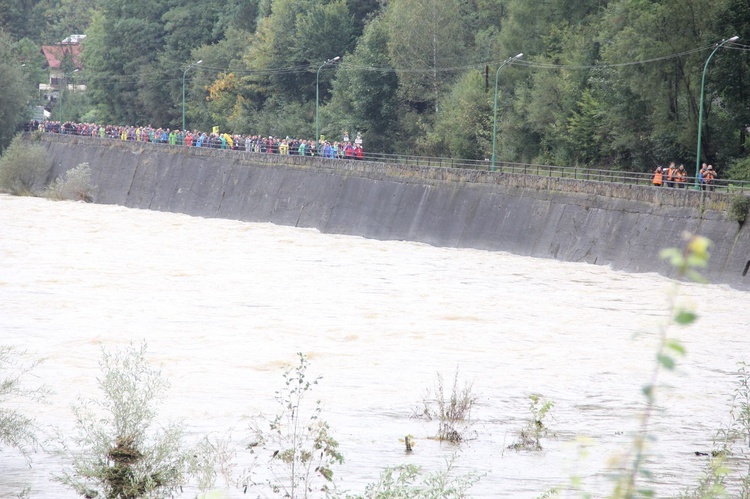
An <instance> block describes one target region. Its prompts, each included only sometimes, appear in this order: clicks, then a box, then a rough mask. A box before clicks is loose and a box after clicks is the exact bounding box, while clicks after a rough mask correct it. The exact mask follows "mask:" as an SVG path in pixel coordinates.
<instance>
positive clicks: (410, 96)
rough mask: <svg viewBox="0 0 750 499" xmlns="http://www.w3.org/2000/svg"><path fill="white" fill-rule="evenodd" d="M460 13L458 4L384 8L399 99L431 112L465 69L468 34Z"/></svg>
mask: <svg viewBox="0 0 750 499" xmlns="http://www.w3.org/2000/svg"><path fill="white" fill-rule="evenodd" d="M461 12H462V9H461V2H460V1H459V0H392V1H391V2H390V3H389V4H388V11H387V13H386V17H385V22H386V25H387V29H388V52H389V56H390V59H391V62H392V63H393V65H394V66H395V67H396V68H397V69H398V77H399V83H400V89H401V95H402V97H403V98H404V99H406V100H408V101H410V102H412V103H414V104H415V105H417V106H419V107H422V108H425V107H426V108H432V109H434V110H437V106H438V103H439V101H440V97H441V95H442V94H443V92H444V91H445V89H446V88H447V87H448V86H449V85H450V84H451V83H453V82H454V81H455V79H456V75H457V74H460V71H461V68H463V67H465V65H466V54H467V40H468V39H469V33H468V30H467V25H466V23H465V22H464V21H465V20H464V19H463V17H462V16H461V15H460V13H461Z"/></svg>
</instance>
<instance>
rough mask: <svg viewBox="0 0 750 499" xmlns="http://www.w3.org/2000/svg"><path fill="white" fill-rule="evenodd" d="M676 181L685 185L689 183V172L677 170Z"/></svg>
mask: <svg viewBox="0 0 750 499" xmlns="http://www.w3.org/2000/svg"><path fill="white" fill-rule="evenodd" d="M674 179H675V181H677V182H680V183H685V182H687V172H686V171H685V170H682V171H680V170H677V171H676V172H675V174H674Z"/></svg>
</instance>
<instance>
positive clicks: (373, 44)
mask: <svg viewBox="0 0 750 499" xmlns="http://www.w3.org/2000/svg"><path fill="white" fill-rule="evenodd" d="M332 93H333V96H332V98H331V102H330V105H328V106H326V108H325V109H324V111H322V112H321V114H322V115H323V116H324V117H325V118H324V119H323V126H322V128H321V130H322V133H323V134H325V135H333V136H338V135H339V134H340V133H342V132H344V131H347V132H349V133H350V136H351V138H352V139H353V138H354V136H355V135H356V133H357V132H361V133H362V136H363V140H364V144H365V146H366V147H367V148H368V150H377V151H387V152H391V151H393V150H394V146H395V144H394V142H395V138H394V136H395V135H396V134H397V133H398V129H397V126H398V123H397V119H398V107H399V99H398V77H397V76H396V71H395V70H394V68H393V67H392V66H391V62H390V59H389V57H388V32H387V30H386V27H385V25H384V23H383V21H382V20H381V19H380V18H375V19H373V20H372V21H370V22H369V23H368V24H367V26H366V27H365V31H364V33H363V34H362V36H361V37H360V38H359V41H358V43H357V48H356V49H355V50H354V53H352V54H348V55H347V56H346V57H344V60H343V61H342V62H341V64H340V68H339V70H338V72H337V73H336V79H335V80H334V82H333V92H332Z"/></svg>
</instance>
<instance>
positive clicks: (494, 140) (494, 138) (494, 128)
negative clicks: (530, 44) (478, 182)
mask: <svg viewBox="0 0 750 499" xmlns="http://www.w3.org/2000/svg"><path fill="white" fill-rule="evenodd" d="M521 57H523V54H522V53H521V54H518V55H515V56H513V57H508V58H507V59H505V60H504V61H503V63H502V64H500V67H499V68H497V72H496V73H495V118H494V120H493V125H492V164H491V169H492V171H495V146H496V144H497V81H498V79H499V78H500V70H501V69H503V66H505V65H506V64H509V63H511V62H513V61H517V60H518V59H520V58H521Z"/></svg>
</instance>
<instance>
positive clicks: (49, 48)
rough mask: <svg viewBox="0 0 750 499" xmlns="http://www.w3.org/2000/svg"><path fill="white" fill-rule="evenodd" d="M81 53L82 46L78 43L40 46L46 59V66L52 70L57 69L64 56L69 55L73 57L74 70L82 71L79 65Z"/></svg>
mask: <svg viewBox="0 0 750 499" xmlns="http://www.w3.org/2000/svg"><path fill="white" fill-rule="evenodd" d="M82 51H83V45H81V44H80V43H61V44H58V45H42V53H43V54H44V57H45V58H46V59H47V65H49V67H50V68H52V69H58V68H59V67H60V63H61V62H62V60H63V59H64V58H65V56H66V55H68V54H70V55H71V56H72V57H73V64H75V65H76V68H78V69H83V65H82V64H81V57H80V56H81V52H82Z"/></svg>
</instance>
